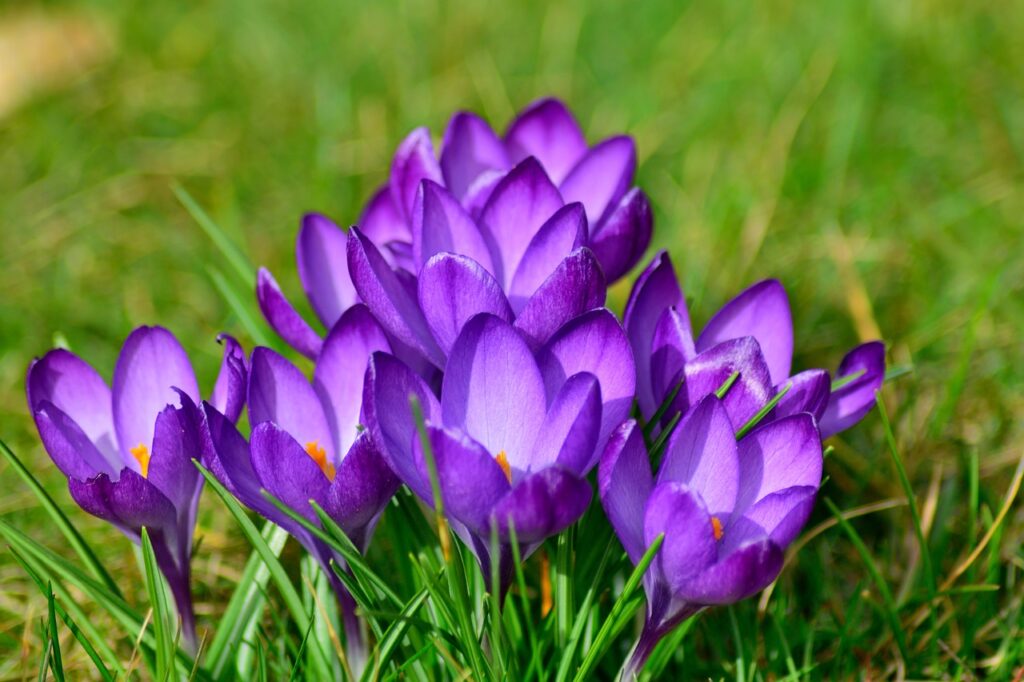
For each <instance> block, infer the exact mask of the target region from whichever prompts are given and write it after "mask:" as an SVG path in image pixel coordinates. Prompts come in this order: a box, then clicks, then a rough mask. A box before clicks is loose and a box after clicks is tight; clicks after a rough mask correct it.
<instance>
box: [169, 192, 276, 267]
mask: <svg viewBox="0 0 1024 682" xmlns="http://www.w3.org/2000/svg"><path fill="white" fill-rule="evenodd" d="M171 189H172V190H173V191H174V196H176V197H177V198H178V201H180V202H181V205H182V206H184V207H185V210H186V211H188V213H189V215H191V216H192V219H193V220H195V221H196V223H197V224H198V225H199V227H201V228H202V230H203V232H205V233H206V236H208V237H209V238H210V241H212V242H213V243H214V245H215V246H216V247H217V249H218V250H220V252H221V254H222V255H223V256H224V258H225V260H227V262H228V263H230V264H231V267H232V268H234V270H235V272H236V273H237V274H238V277H239V279H241V281H242V282H245V283H246V284H251V283H252V282H255V281H256V269H255V268H254V267H253V266H252V264H251V263H250V262H249V259H248V258H246V257H245V255H244V254H243V253H242V250H241V249H239V248H238V246H236V245H235V243H234V242H233V241H231V238H230V237H228V235H227V233H225V232H224V230H222V229H221V227H220V225H218V224H217V223H216V222H214V220H213V219H212V218H210V216H209V215H207V213H206V211H204V210H203V209H202V207H200V206H199V204H198V203H197V202H196V200H195V199H193V198H192V195H191V194H189V193H188V191H186V190H185V188H184V187H182V186H181V185H179V184H178V183H174V185H173V186H172V187H171Z"/></svg>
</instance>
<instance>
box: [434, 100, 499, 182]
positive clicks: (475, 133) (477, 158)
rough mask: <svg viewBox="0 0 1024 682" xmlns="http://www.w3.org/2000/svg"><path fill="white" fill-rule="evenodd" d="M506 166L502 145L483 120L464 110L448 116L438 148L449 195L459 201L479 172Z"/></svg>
mask: <svg viewBox="0 0 1024 682" xmlns="http://www.w3.org/2000/svg"><path fill="white" fill-rule="evenodd" d="M510 165H511V164H510V163H509V160H508V154H506V153H505V146H504V145H503V144H502V142H501V140H500V139H499V138H498V136H497V135H495V134H494V131H493V130H491V126H489V125H487V122H486V121H484V120H483V119H482V118H480V117H479V116H477V115H476V114H473V113H470V112H468V111H460V112H459V113H457V114H455V115H454V116H452V120H451V121H449V123H448V129H447V130H445V133H444V142H443V143H442V145H441V172H442V173H443V174H444V181H445V185H446V186H447V187H448V188H449V189H450V190H451V191H452V194H454V195H455V196H457V197H460V198H461V197H463V196H465V195H466V191H467V190H468V189H469V187H470V185H472V184H473V181H474V180H476V179H477V178H478V177H479V176H480V174H481V173H483V172H484V171H488V170H495V169H497V170H506V169H507V168H508V167H509V166H510Z"/></svg>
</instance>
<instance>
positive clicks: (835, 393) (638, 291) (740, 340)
mask: <svg viewBox="0 0 1024 682" xmlns="http://www.w3.org/2000/svg"><path fill="white" fill-rule="evenodd" d="M624 324H625V327H626V332H627V333H628V334H629V339H630V343H631V344H632V346H633V352H634V355H635V357H636V364H637V401H638V403H639V406H640V412H641V414H642V415H643V416H644V418H645V419H650V418H651V417H652V416H653V415H654V414H655V412H656V411H657V410H658V408H659V406H660V405H661V404H662V403H663V402H664V401H665V400H666V399H667V398H668V397H669V396H670V395H671V393H672V392H673V391H675V390H676V387H677V386H680V383H681V386H680V388H679V393H678V395H677V397H676V399H675V401H674V403H673V405H672V409H671V410H670V411H669V413H668V416H669V417H671V416H672V415H674V414H675V413H676V412H681V411H685V410H686V409H687V408H688V407H689V406H692V405H695V404H696V403H697V402H698V401H699V400H700V399H701V398H703V397H704V396H706V395H708V394H709V393H711V392H713V391H715V390H716V389H717V388H718V387H719V386H720V385H721V383H722V382H723V381H724V380H725V379H726V378H728V377H729V376H730V375H731V374H732V373H733V372H734V371H738V372H739V377H738V378H737V384H736V386H734V387H733V388H732V389H730V391H729V393H728V394H727V397H726V401H725V402H726V407H727V409H728V410H729V412H730V416H731V417H732V418H733V421H734V423H735V424H736V427H737V428H740V427H741V426H743V424H744V423H745V420H746V419H749V418H750V417H752V416H753V415H754V414H756V413H757V411H758V410H760V409H761V408H762V407H763V406H764V405H765V404H766V403H768V402H769V401H770V400H771V399H772V398H773V397H774V396H775V395H776V394H777V393H779V392H780V391H781V390H782V389H783V388H784V387H785V386H786V385H787V384H788V385H789V389H788V390H787V392H786V393H785V395H783V397H782V398H781V399H780V400H779V402H778V404H777V405H776V406H775V408H774V409H773V410H772V412H771V414H770V415H768V418H769V419H778V418H781V417H783V416H786V415H790V414H797V413H799V412H810V413H811V414H813V415H814V417H815V418H816V419H817V420H818V426H819V428H820V429H821V434H822V436H823V437H825V438H827V437H829V436H831V435H833V434H835V433H839V432H840V431H843V430H845V429H848V428H849V427H851V426H853V425H854V424H856V423H857V422H858V421H860V419H861V418H862V417H864V415H866V414H867V413H868V412H869V411H870V410H871V408H872V406H874V404H875V393H876V392H877V391H878V389H879V388H881V386H882V381H883V380H884V378H885V346H884V345H883V344H882V342H880V341H871V342H868V343H865V344H862V345H860V346H857V347H856V348H854V349H853V350H851V351H850V352H849V353H847V355H846V357H845V358H843V361H842V362H841V363H840V365H839V371H838V373H837V380H836V384H837V387H836V388H835V389H832V382H831V379H830V377H829V373H828V372H827V371H825V370H822V369H811V370H806V371H803V372H800V373H798V374H795V375H791V374H790V372H791V366H792V360H793V322H792V314H791V313H790V307H789V299H788V297H787V295H786V290H785V289H784V288H783V287H782V285H781V284H780V283H779V282H778V281H776V280H765V281H763V282H758V283H757V284H754V285H753V286H751V287H749V288H748V289H746V290H745V291H743V292H742V293H740V294H739V295H738V296H736V298H734V299H733V300H731V301H730V302H729V303H727V304H725V305H724V306H723V307H722V308H721V310H719V311H718V312H717V313H715V315H714V316H712V318H711V320H709V321H708V323H707V325H705V327H704V330H703V331H702V332H701V333H700V335H699V336H697V338H696V340H694V337H693V333H692V331H691V327H690V318H689V313H688V312H687V309H686V300H685V298H684V297H683V293H682V289H681V288H680V286H679V282H678V280H677V279H676V275H675V271H674V270H673V268H672V263H671V261H670V260H669V257H668V254H666V253H665V252H660V253H659V254H657V255H656V256H655V257H654V259H653V260H652V261H651V263H650V264H649V265H648V266H647V268H646V269H645V270H644V272H643V273H642V274H641V275H640V277H639V278H638V279H637V281H636V284H635V285H634V287H633V291H632V293H631V295H630V298H629V302H628V303H627V305H626V313H625V316H624Z"/></svg>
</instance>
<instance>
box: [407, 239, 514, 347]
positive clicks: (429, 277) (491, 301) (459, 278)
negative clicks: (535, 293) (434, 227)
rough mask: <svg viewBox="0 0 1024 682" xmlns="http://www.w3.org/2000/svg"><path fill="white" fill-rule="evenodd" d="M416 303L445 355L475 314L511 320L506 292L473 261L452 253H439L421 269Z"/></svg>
mask: <svg viewBox="0 0 1024 682" xmlns="http://www.w3.org/2000/svg"><path fill="white" fill-rule="evenodd" d="M419 302H420V308H421V309H422V310H423V316H424V317H425V318H426V320H427V324H428V325H429V326H430V331H431V332H433V334H434V339H436V340H437V343H438V345H439V346H440V347H441V350H442V352H444V353H445V354H446V355H447V354H449V353H451V350H452V344H454V343H455V339H456V338H457V337H458V336H459V332H461V331H462V327H463V326H464V325H465V324H466V322H467V321H469V319H470V318H472V317H473V316H474V315H477V314H479V313H491V314H492V315H496V316H497V317H500V318H501V319H503V320H505V321H506V322H509V323H511V322H512V319H513V315H512V309H511V308H510V307H509V304H508V299H506V298H505V292H503V291H502V290H501V286H499V285H498V283H497V282H496V281H495V279H494V278H493V277H492V276H491V275H490V273H489V272H487V270H485V269H484V268H483V267H482V266H481V265H480V264H479V263H477V262H476V261H475V260H473V259H471V258H467V257H465V256H459V255H455V254H452V253H439V254H437V255H436V256H434V257H433V258H431V259H430V260H429V261H428V262H427V264H426V265H425V266H423V270H422V271H421V272H420V278H419Z"/></svg>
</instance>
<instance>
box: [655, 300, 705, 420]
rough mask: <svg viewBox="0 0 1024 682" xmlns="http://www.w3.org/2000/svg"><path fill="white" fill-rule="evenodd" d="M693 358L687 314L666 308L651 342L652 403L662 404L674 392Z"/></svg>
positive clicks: (673, 308) (676, 309)
mask: <svg viewBox="0 0 1024 682" xmlns="http://www.w3.org/2000/svg"><path fill="white" fill-rule="evenodd" d="M695 355H696V353H695V352H694V350H693V338H692V337H691V336H690V321H689V319H687V316H686V312H685V311H683V312H680V311H679V309H678V308H675V307H672V308H667V309H665V311H664V312H663V313H662V314H661V319H659V320H658V324H657V326H656V327H655V328H654V338H653V339H652V340H651V356H650V365H651V380H650V384H651V391H652V392H653V394H654V402H655V404H657V405H661V403H663V402H664V401H665V400H666V399H667V398H668V396H669V394H671V393H672V391H674V390H675V388H676V386H677V385H678V383H679V380H680V378H681V377H682V373H683V370H684V368H685V366H686V363H687V362H688V361H690V360H692V359H693V358H694V356H695ZM650 416H651V415H648V418H649V417H650Z"/></svg>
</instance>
